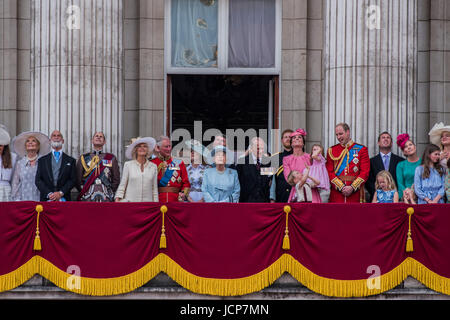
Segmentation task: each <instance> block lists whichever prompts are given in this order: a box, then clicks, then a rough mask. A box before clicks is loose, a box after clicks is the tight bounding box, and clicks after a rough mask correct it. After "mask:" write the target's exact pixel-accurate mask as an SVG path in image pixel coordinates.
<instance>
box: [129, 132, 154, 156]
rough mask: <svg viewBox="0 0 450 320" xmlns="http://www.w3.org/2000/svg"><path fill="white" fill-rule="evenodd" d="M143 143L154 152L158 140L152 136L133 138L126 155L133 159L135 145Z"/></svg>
mask: <svg viewBox="0 0 450 320" xmlns="http://www.w3.org/2000/svg"><path fill="white" fill-rule="evenodd" d="M141 143H145V144H146V145H147V146H148V151H149V152H152V151H153V149H155V145H156V140H155V139H153V138H152V137H144V138H140V137H138V138H133V139H131V144H130V145H129V146H127V150H126V151H125V156H126V157H127V158H128V159H133V155H132V152H133V149H134V147H136V146H137V145H138V144H141Z"/></svg>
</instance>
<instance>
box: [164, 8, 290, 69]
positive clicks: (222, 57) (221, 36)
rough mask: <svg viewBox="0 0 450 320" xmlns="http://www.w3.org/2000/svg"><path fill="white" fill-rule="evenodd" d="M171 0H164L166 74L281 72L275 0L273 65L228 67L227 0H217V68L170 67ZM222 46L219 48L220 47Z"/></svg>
mask: <svg viewBox="0 0 450 320" xmlns="http://www.w3.org/2000/svg"><path fill="white" fill-rule="evenodd" d="M171 3H172V1H171V0H167V1H165V14H164V15H165V17H164V43H165V45H164V51H165V53H164V61H165V62H164V68H165V73H166V74H206V75H208V74H211V75H212V74H234V75H248V74H251V75H279V74H280V73H281V37H282V30H281V28H282V21H281V19H282V6H281V0H275V67H274V68H229V67H228V51H229V42H228V29H229V28H228V23H229V10H228V9H229V0H219V2H218V4H219V8H218V10H219V12H218V35H217V36H218V44H217V45H218V48H219V49H218V57H217V68H213V67H211V68H195V67H192V68H189V67H172V33H171ZM222 47H223V48H224V49H223V50H221V49H220V48H222Z"/></svg>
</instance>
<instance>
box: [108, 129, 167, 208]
mask: <svg viewBox="0 0 450 320" xmlns="http://www.w3.org/2000/svg"><path fill="white" fill-rule="evenodd" d="M155 145H156V141H155V139H153V138H151V137H147V138H137V139H133V140H132V143H131V144H130V145H129V146H128V147H127V150H126V151H125V156H126V157H127V158H128V159H132V160H131V161H127V162H125V165H124V168H123V174H122V179H121V181H120V185H119V188H118V189H117V191H116V196H115V201H116V202H121V201H123V202H159V198H158V168H157V167H156V165H155V164H154V163H152V162H150V161H149V160H148V159H149V157H150V155H151V154H152V152H153V149H154V148H155Z"/></svg>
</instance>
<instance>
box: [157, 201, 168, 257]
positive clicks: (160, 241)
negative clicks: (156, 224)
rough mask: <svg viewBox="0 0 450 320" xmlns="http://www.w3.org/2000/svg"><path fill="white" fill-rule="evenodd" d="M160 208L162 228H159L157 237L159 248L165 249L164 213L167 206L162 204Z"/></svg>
mask: <svg viewBox="0 0 450 320" xmlns="http://www.w3.org/2000/svg"><path fill="white" fill-rule="evenodd" d="M160 210H161V213H162V228H161V238H160V239H159V248H160V249H165V248H167V241H166V229H165V228H164V214H165V213H166V212H167V207H166V206H162V207H161V209H160Z"/></svg>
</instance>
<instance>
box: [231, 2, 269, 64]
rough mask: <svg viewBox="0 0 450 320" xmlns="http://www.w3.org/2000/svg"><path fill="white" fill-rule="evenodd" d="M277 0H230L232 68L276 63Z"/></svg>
mask: <svg viewBox="0 0 450 320" xmlns="http://www.w3.org/2000/svg"><path fill="white" fill-rule="evenodd" d="M275 8H276V7H275V0H230V19H229V22H230V26H229V47H230V48H229V54H228V66H229V67H230V68H273V67H275V21H276V20H275Z"/></svg>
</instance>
